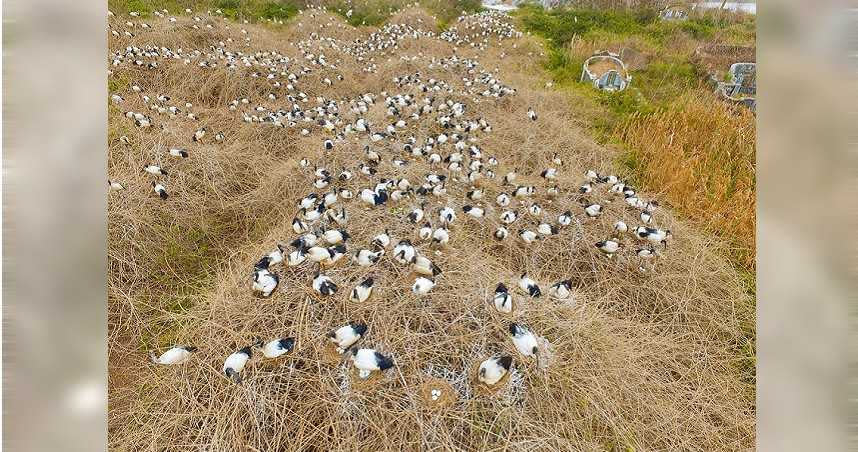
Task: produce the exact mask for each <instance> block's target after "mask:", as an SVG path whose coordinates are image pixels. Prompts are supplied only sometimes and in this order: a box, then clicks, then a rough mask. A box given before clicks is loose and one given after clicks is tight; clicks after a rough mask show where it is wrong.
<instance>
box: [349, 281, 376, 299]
mask: <svg viewBox="0 0 858 452" xmlns="http://www.w3.org/2000/svg"><path fill="white" fill-rule="evenodd" d="M374 284H375V281H374V280H373V279H372V278H366V279H364V280H363V281H361V283H360V284H358V285H357V286H355V287H354V289H352V291H351V293H350V294H349V300H350V301H355V302H358V303H363V302H364V301H366V300H369V297H370V296H372V287H373V285H374Z"/></svg>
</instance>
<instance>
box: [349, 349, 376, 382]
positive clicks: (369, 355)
mask: <svg viewBox="0 0 858 452" xmlns="http://www.w3.org/2000/svg"><path fill="white" fill-rule="evenodd" d="M351 360H352V362H353V363H354V365H355V367H356V368H357V369H358V375H359V376H360V377H361V378H368V377H369V375H370V374H371V373H372V371H374V370H379V369H380V368H379V365H378V358H377V357H376V356H375V350H374V349H371V348H362V349H360V350H358V351H357V353H355V354H353V355H352V357H351Z"/></svg>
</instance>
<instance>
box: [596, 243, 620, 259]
mask: <svg viewBox="0 0 858 452" xmlns="http://www.w3.org/2000/svg"><path fill="white" fill-rule="evenodd" d="M595 246H596V248H598V249H599V251H601V252H603V253H605V254H607V255H608V257H613V256H614V253H616V252H617V251H618V250H619V249H620V246H622V245H621V244H620V243H619V242H617V241H615V240H602V241H600V242H596V245H595Z"/></svg>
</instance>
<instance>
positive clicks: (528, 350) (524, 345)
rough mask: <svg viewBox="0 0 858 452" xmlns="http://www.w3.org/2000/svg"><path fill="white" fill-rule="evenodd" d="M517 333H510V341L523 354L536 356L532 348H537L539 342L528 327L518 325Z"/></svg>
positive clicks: (530, 356)
mask: <svg viewBox="0 0 858 452" xmlns="http://www.w3.org/2000/svg"><path fill="white" fill-rule="evenodd" d="M518 328H519V330H518V334H514V335H512V343H513V345H515V348H516V350H518V352H519V353H521V354H522V355H523V356H526V357H529V358H532V357H536V353H535V352H534V350H539V342H538V341H537V340H536V336H535V335H534V334H533V332H531V331H530V330H529V329H527V328H525V327H523V326H521V325H519V327H518Z"/></svg>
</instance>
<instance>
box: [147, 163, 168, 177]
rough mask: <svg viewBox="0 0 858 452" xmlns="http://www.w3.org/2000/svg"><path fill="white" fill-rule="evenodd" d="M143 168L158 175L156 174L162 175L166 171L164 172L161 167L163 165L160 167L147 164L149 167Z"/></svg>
mask: <svg viewBox="0 0 858 452" xmlns="http://www.w3.org/2000/svg"><path fill="white" fill-rule="evenodd" d="M143 169H144V170H145V171H146V172H147V173H149V174H154V175H156V176H160V175H161V174H164V172H163V170H162V169H161V167H160V166H156V165H149V166H147V167H145V168H143Z"/></svg>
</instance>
